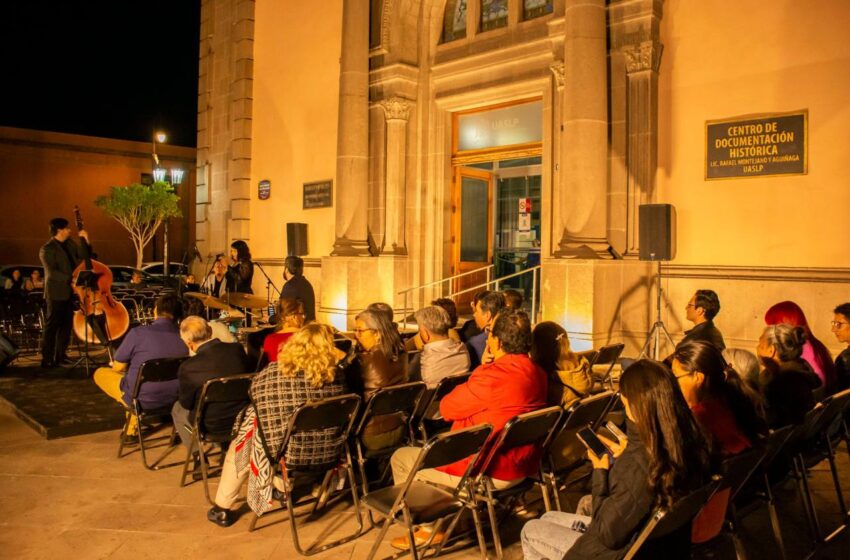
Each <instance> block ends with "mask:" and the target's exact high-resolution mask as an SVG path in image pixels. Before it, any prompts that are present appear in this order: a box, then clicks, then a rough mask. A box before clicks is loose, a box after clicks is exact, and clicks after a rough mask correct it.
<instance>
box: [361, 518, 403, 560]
mask: <svg viewBox="0 0 850 560" xmlns="http://www.w3.org/2000/svg"><path fill="white" fill-rule="evenodd" d="M395 513H396V512H394V511H391V512H390V514H389V515H388V516H387V518H386V519H385V520H384V524H383V526H381V530H380V532H379V533H378V536H377V538H375V542H374V543H373V544H372V549H371V550H370V551H369V556H367V557H366V560H373V559H374V558H375V554H377V553H378V547H380V546H381V541H383V540H384V537H385V536H386V534H387V531H388V530H389V528H390V525H392V523H393V516H394V515H395Z"/></svg>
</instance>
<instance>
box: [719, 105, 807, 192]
mask: <svg viewBox="0 0 850 560" xmlns="http://www.w3.org/2000/svg"><path fill="white" fill-rule="evenodd" d="M808 120H809V113H808V111H807V110H803V111H794V112H793V113H773V114H768V115H748V116H743V117H735V118H732V119H723V120H717V121H706V123H705V139H706V146H705V178H706V179H733V178H736V177H765V176H771V175H805V174H806V172H807V171H808V167H809V163H808V154H807V152H808V140H807V138H806V135H807V134H808Z"/></svg>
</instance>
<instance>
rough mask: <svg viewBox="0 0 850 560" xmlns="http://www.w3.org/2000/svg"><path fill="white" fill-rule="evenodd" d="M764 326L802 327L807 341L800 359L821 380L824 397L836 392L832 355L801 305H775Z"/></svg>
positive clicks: (787, 302) (765, 315)
mask: <svg viewBox="0 0 850 560" xmlns="http://www.w3.org/2000/svg"><path fill="white" fill-rule="evenodd" d="M764 324H765V325H779V324H785V325H790V326H792V327H801V328H802V329H803V332H804V333H805V335H806V341H805V342H804V343H803V354H802V355H801V356H800V357H801V358H802V359H803V360H804V361H805V362H807V363H808V364H809V366H810V367H811V368H812V371H814V372H815V374H816V375H817V376H818V378H819V379H820V382H821V385H822V386H823V392H824V394H823V396H826V395H831V394H832V393H834V392H835V390H834V389H835V364H834V363H833V361H832V355H831V354H830V353H829V350H827V348H826V346H824V344H823V342H821V341H820V340H818V339H817V337H815V335H814V334H813V333H812V330H811V329H810V328H809V323H808V321H806V315H805V313H803V310H802V309H800V306H799V305H797V304H796V303H794V302H793V301H782V302H779V303H777V304H776V305H773V306H772V307H771V308H770V309H768V310H767V312H766V313H765V314H764Z"/></svg>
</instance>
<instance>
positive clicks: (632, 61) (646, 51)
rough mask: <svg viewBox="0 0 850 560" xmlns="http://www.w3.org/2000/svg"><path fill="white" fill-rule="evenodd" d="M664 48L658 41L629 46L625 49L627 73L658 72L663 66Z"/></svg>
mask: <svg viewBox="0 0 850 560" xmlns="http://www.w3.org/2000/svg"><path fill="white" fill-rule="evenodd" d="M662 50H664V46H663V45H662V44H661V43H659V42H656V41H644V42H642V43H640V44H639V45H629V46H627V47H624V48H623V54H625V55H626V72H628V73H629V74H631V73H633V72H644V71H646V70H652V71H653V72H658V67H659V65H660V64H661V51H662Z"/></svg>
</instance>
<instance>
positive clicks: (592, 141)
mask: <svg viewBox="0 0 850 560" xmlns="http://www.w3.org/2000/svg"><path fill="white" fill-rule="evenodd" d="M605 15H606V13H605V0H566V2H565V12H564V27H565V36H564V89H563V91H562V94H561V110H562V130H561V134H562V136H561V161H560V171H561V177H560V179H561V180H560V204H561V208H560V215H561V220H562V221H563V230H562V231H561V232H559V233H560V248H559V249H558V251H556V255H557V256H559V257H582V258H599V257H602V256H609V255H608V247H609V245H608V240H607V219H608V213H607V184H608V73H607V70H608V69H607V36H606V34H607V26H606V19H605ZM557 235H558V234H557V233H556V236H557Z"/></svg>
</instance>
